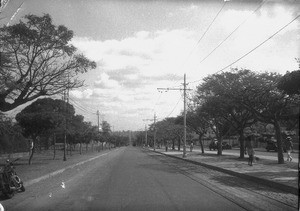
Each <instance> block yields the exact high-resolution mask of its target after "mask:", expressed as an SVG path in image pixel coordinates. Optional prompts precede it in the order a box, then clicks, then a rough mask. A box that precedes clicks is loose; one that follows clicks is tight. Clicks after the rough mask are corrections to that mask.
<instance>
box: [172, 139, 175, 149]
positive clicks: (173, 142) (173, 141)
mask: <svg viewBox="0 0 300 211" xmlns="http://www.w3.org/2000/svg"><path fill="white" fill-rule="evenodd" d="M172 150H175V139H173V140H172Z"/></svg>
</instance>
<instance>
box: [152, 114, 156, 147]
mask: <svg viewBox="0 0 300 211" xmlns="http://www.w3.org/2000/svg"><path fill="white" fill-rule="evenodd" d="M155 141H156V114H155V113H154V138H153V149H154V151H155Z"/></svg>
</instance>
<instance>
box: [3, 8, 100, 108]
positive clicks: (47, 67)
mask: <svg viewBox="0 0 300 211" xmlns="http://www.w3.org/2000/svg"><path fill="white" fill-rule="evenodd" d="M72 37H73V31H71V30H69V29H67V28H66V27H65V26H62V25H59V26H55V25H54V24H53V23H52V19H51V17H50V16H49V15H48V14H45V15H44V16H42V17H39V16H36V15H26V16H25V18H24V20H21V21H20V22H19V23H18V24H15V25H12V26H4V27H2V28H0V52H1V61H2V63H1V65H0V111H9V110H12V109H14V108H16V107H17V106H19V105H21V104H24V103H26V102H28V101H31V100H34V99H36V98H38V97H40V96H50V95H55V94H57V93H61V92H63V91H64V90H66V89H67V88H78V87H81V86H82V85H83V81H80V80H79V79H78V78H77V75H78V73H84V72H87V71H88V70H89V69H93V68H96V63H95V62H92V61H89V60H88V59H87V58H86V57H85V56H84V55H82V54H78V53H76V48H75V47H74V46H73V45H71V44H70V43H69V42H70V40H71V39H72Z"/></svg>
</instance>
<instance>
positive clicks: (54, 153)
mask: <svg viewBox="0 0 300 211" xmlns="http://www.w3.org/2000/svg"><path fill="white" fill-rule="evenodd" d="M55 145H56V135H55V133H54V134H53V160H55V156H56V146H55Z"/></svg>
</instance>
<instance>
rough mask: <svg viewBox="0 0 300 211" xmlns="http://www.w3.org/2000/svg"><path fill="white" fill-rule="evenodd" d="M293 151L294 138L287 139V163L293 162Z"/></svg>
mask: <svg viewBox="0 0 300 211" xmlns="http://www.w3.org/2000/svg"><path fill="white" fill-rule="evenodd" d="M292 150H293V142H292V138H291V137H289V136H288V137H287V138H286V152H287V161H290V162H291V161H292V160H293V158H292V155H291V153H292Z"/></svg>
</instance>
